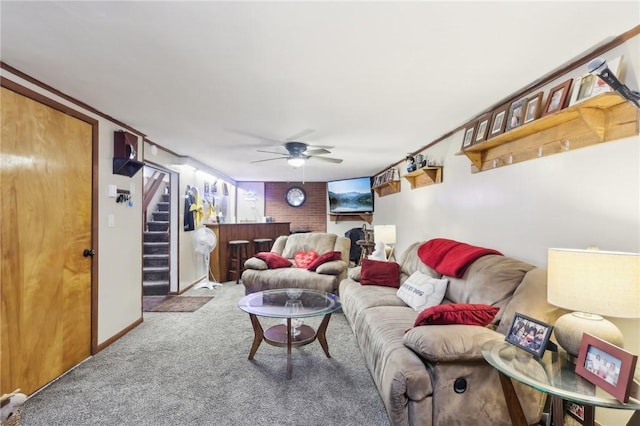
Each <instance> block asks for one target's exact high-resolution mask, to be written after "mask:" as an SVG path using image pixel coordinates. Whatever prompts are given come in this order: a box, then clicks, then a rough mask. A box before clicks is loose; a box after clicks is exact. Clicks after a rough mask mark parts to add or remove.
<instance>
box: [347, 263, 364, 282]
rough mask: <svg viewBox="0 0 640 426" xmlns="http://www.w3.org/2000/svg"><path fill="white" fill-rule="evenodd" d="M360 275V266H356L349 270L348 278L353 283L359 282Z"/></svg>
mask: <svg viewBox="0 0 640 426" xmlns="http://www.w3.org/2000/svg"><path fill="white" fill-rule="evenodd" d="M361 273H362V266H356V267H355V268H351V269H349V278H351V279H352V280H354V281H357V282H360V274H361Z"/></svg>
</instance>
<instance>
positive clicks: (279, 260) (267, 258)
mask: <svg viewBox="0 0 640 426" xmlns="http://www.w3.org/2000/svg"><path fill="white" fill-rule="evenodd" d="M253 256H254V257H257V258H258V259H261V260H264V262H265V263H266V264H267V266H268V267H269V269H278V268H289V267H291V261H290V260H289V259H286V258H284V257H282V256H280V255H279V254H278V253H272V252H270V251H261V252H258V253H256V254H254V255H253Z"/></svg>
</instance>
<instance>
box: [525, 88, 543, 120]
mask: <svg viewBox="0 0 640 426" xmlns="http://www.w3.org/2000/svg"><path fill="white" fill-rule="evenodd" d="M541 110H542V92H538V93H536V94H535V95H533V96H531V97H530V98H529V99H527V103H526V104H525V106H524V119H523V120H522V124H526V123H530V122H532V121H533V120H535V119H536V118H540V111H541Z"/></svg>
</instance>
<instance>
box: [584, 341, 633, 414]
mask: <svg viewBox="0 0 640 426" xmlns="http://www.w3.org/2000/svg"><path fill="white" fill-rule="evenodd" d="M637 361H638V356H637V355H633V354H632V353H630V352H627V351H625V350H624V349H622V348H619V347H617V346H614V345H612V344H611V343H607V342H605V341H604V340H601V339H599V338H597V337H595V336H592V335H591V334H589V333H584V334H583V335H582V340H581V341H580V353H579V354H578V361H577V362H576V374H579V375H580V376H582V377H584V378H585V379H587V380H588V381H590V382H591V383H593V384H594V385H596V386H598V387H599V388H602V389H603V390H605V391H606V392H608V393H610V394H611V395H613V396H614V397H615V398H616V399H617V400H618V401H620V402H627V401H629V392H630V391H631V383H632V382H633V373H634V371H635V369H636V362H637Z"/></svg>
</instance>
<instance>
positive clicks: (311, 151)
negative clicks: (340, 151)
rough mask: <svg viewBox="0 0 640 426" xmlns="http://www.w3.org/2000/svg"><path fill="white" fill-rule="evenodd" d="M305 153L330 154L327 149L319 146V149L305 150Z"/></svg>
mask: <svg viewBox="0 0 640 426" xmlns="http://www.w3.org/2000/svg"><path fill="white" fill-rule="evenodd" d="M304 153H305V155H318V154H331V151H327V150H326V149H324V148H320V149H312V150H308V149H307V150H306V151H305V152H304Z"/></svg>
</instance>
